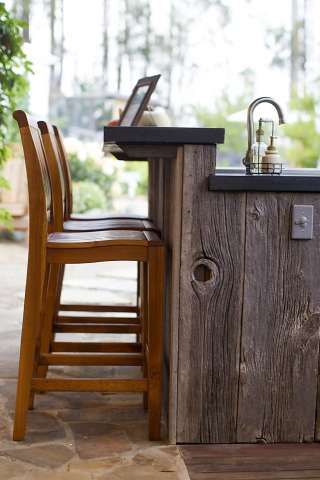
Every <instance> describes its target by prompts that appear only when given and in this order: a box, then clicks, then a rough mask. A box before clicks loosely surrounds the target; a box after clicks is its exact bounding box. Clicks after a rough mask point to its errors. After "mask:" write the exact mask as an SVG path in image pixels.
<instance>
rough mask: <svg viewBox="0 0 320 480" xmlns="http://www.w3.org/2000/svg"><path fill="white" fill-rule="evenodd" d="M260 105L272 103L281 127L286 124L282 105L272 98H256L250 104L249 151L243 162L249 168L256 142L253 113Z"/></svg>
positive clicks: (248, 121) (248, 124)
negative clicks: (252, 149) (252, 148)
mask: <svg viewBox="0 0 320 480" xmlns="http://www.w3.org/2000/svg"><path fill="white" fill-rule="evenodd" d="M260 103H271V105H273V106H274V107H275V109H276V110H277V112H278V117H279V125H282V124H283V123H285V121H284V116H283V112H282V110H281V107H280V105H279V104H278V103H277V102H276V101H275V100H274V99H273V98H271V97H260V98H256V99H255V100H253V102H252V103H250V105H249V108H248V114H247V130H248V150H247V153H246V156H245V157H244V159H243V160H242V161H243V163H244V165H245V166H246V167H247V169H248V168H249V165H250V162H251V147H252V144H253V142H254V140H253V139H254V122H253V112H254V110H255V108H256V107H257V106H258V105H260Z"/></svg>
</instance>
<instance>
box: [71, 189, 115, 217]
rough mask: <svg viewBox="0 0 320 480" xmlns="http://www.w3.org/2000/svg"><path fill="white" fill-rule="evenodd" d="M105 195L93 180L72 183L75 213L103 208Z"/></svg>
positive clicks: (105, 205) (105, 204) (105, 203)
mask: <svg viewBox="0 0 320 480" xmlns="http://www.w3.org/2000/svg"><path fill="white" fill-rule="evenodd" d="M106 207H107V202H106V197H105V195H104V193H103V191H102V189H101V188H100V187H99V186H98V185H96V184H95V183H93V182H89V181H86V182H77V183H74V184H73V209H74V212H75V213H85V212H88V211H90V210H93V209H99V210H105V209H106Z"/></svg>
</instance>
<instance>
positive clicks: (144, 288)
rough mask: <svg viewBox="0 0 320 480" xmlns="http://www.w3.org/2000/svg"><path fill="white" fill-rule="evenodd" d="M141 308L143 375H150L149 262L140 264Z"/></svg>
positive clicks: (145, 400)
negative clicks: (148, 342) (148, 351)
mask: <svg viewBox="0 0 320 480" xmlns="http://www.w3.org/2000/svg"><path fill="white" fill-rule="evenodd" d="M139 280H140V292H141V297H140V310H141V313H140V315H141V321H142V335H141V337H142V338H141V344H142V352H143V358H144V362H143V367H142V371H143V376H144V377H145V378H147V377H148V358H147V353H146V345H147V339H148V265H147V263H145V262H144V263H141V264H140V276H139ZM143 408H144V409H145V410H148V392H144V394H143Z"/></svg>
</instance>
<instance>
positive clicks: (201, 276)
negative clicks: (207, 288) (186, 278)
mask: <svg viewBox="0 0 320 480" xmlns="http://www.w3.org/2000/svg"><path fill="white" fill-rule="evenodd" d="M218 280H219V268H218V265H217V264H216V263H215V262H213V261H212V260H209V259H208V258H200V259H199V260H197V261H196V262H195V263H194V265H193V268H192V281H193V282H195V283H197V284H204V283H205V284H206V285H208V284H211V285H216V284H217V283H218Z"/></svg>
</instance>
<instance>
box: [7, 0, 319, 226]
mask: <svg viewBox="0 0 320 480" xmlns="http://www.w3.org/2000/svg"><path fill="white" fill-rule="evenodd" d="M76 3H77V22H75V21H74V14H75V13H74V5H75V2H74V0H6V1H5V2H1V1H0V196H1V191H2V192H4V189H5V188H7V187H8V184H7V183H8V182H6V180H5V178H4V174H3V173H2V174H1V166H3V165H4V162H5V161H6V160H7V159H8V158H9V160H10V159H11V158H13V157H16V156H19V154H16V153H12V152H13V151H14V152H16V151H17V149H16V148H14V149H11V150H10V146H13V145H14V144H15V143H16V142H17V141H18V136H17V129H16V127H14V128H13V127H12V119H11V112H12V110H14V109H15V108H16V107H17V106H19V107H20V108H26V109H27V110H28V111H30V112H31V113H33V114H35V115H37V117H41V118H48V119H49V120H50V121H52V122H54V123H57V124H58V125H59V126H60V127H61V128H62V130H63V133H64V135H65V137H66V145H67V150H68V154H69V160H70V162H71V171H72V177H73V181H74V200H75V210H76V211H78V212H85V211H89V210H91V211H95V210H108V211H110V212H111V211H119V210H121V211H122V212H125V211H127V212H128V211H129V210H130V209H133V210H134V211H136V210H137V209H138V210H139V209H140V210H141V209H142V210H143V209H145V208H146V191H147V181H148V179H147V165H146V164H145V163H144V162H133V163H128V162H119V161H116V160H115V159H113V158H111V157H108V158H104V156H103V154H102V151H101V150H102V148H101V147H102V128H103V126H104V125H106V124H107V123H108V121H110V120H111V119H112V118H117V116H118V109H119V107H120V108H121V107H122V106H123V104H124V102H125V100H126V98H127V97H128V95H129V94H130V91H131V89H132V87H133V85H134V84H135V82H136V80H137V79H138V78H139V77H141V76H144V75H151V74H155V73H158V72H160V73H161V74H162V77H161V79H160V82H159V84H158V87H157V90H156V92H155V93H154V96H153V103H154V104H155V105H156V106H160V107H163V108H165V109H166V110H167V112H168V113H169V114H170V117H171V118H172V120H173V123H174V124H175V125H179V126H183V125H186V126H193V125H197V126H205V127H224V128H225V129H226V138H225V144H224V145H222V146H220V147H219V154H218V164H219V165H220V166H240V165H241V159H242V157H243V156H244V153H245V151H246V144H247V132H246V125H245V121H246V109H247V107H248V105H249V103H250V102H251V101H252V100H253V99H254V98H255V97H257V96H260V95H271V96H275V97H276V99H277V100H278V101H279V103H280V104H281V105H282V107H283V109H284V111H285V113H286V118H287V124H286V125H285V126H284V127H281V130H279V137H280V139H279V143H280V148H281V153H282V156H283V159H284V160H285V161H286V162H287V163H288V165H290V166H295V167H317V166H318V163H319V158H320V155H319V151H320V127H319V125H320V108H319V106H320V99H319V73H318V68H317V66H318V65H319V62H320V34H319V29H318V27H317V18H320V17H318V15H320V5H319V4H320V2H319V1H318V0H282V1H281V2H278V1H277V0H269V2H261V1H260V0H197V1H195V0H163V1H162V2H155V1H154V0H117V1H112V0H91V1H90V2H88V1H87V0H77V2H76ZM275 13H276V14H275ZM84 32H85V35H84ZM266 141H267V139H266ZM20 156H21V157H22V155H21V154H20ZM9 170H10V169H9ZM0 200H1V198H0ZM8 221H9V216H8V214H7V211H6V210H4V209H3V208H2V209H1V203H0V222H1V223H2V224H4V223H7V224H8Z"/></svg>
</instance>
